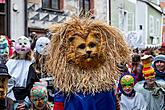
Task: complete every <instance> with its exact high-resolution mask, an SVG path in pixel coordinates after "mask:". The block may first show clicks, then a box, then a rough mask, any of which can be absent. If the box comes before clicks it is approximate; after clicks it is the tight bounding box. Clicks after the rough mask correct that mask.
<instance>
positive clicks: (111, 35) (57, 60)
mask: <svg viewBox="0 0 165 110" xmlns="http://www.w3.org/2000/svg"><path fill="white" fill-rule="evenodd" d="M80 30H81V32H84V34H85V32H97V33H98V35H99V36H98V38H99V39H100V50H99V53H98V54H100V58H102V59H101V61H103V62H100V63H98V62H99V61H98V62H97V63H98V66H97V67H95V68H82V67H80V66H79V65H77V64H76V63H74V62H69V61H68V59H67V56H68V52H69V51H70V49H71V47H70V43H69V39H68V34H69V33H70V32H77V31H80ZM51 31H52V33H53V36H52V39H51V48H50V52H49V55H48V57H49V59H48V61H47V63H46V65H47V69H48V71H49V72H50V73H51V74H52V76H53V77H54V86H55V87H56V88H58V89H59V90H61V91H63V92H66V93H70V92H73V93H75V92H83V93H96V92H101V91H109V90H111V89H112V88H113V86H114V79H117V78H118V75H119V74H118V72H117V68H116V66H115V65H116V63H120V62H122V61H127V60H129V56H130V50H129V48H128V46H127V44H126V42H125V41H124V39H123V35H122V34H121V33H120V31H119V30H118V29H116V28H115V27H112V26H109V25H106V24H104V23H103V22H100V21H96V20H91V19H79V18H78V17H74V18H72V19H71V20H69V21H68V22H65V23H62V24H56V25H53V26H52V27H51ZM82 37H83V36H82Z"/></svg>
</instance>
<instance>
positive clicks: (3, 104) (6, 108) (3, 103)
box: [0, 64, 13, 110]
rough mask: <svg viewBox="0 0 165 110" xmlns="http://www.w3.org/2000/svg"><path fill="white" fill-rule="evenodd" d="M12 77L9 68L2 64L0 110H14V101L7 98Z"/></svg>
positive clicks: (0, 67)
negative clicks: (9, 80)
mask: <svg viewBox="0 0 165 110" xmlns="http://www.w3.org/2000/svg"><path fill="white" fill-rule="evenodd" d="M10 77H11V76H10V75H9V73H8V68H7V66H6V65H5V64H0V110H13V106H12V104H13V101H12V100H11V99H10V98H7V97H6V96H7V91H8V79H10Z"/></svg>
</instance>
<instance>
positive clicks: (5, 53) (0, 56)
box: [0, 35, 9, 64]
mask: <svg viewBox="0 0 165 110" xmlns="http://www.w3.org/2000/svg"><path fill="white" fill-rule="evenodd" d="M8 58H9V44H8V39H7V37H6V36H4V35H0V63H1V64H2V63H3V64H5V63H6V62H7V60H8Z"/></svg>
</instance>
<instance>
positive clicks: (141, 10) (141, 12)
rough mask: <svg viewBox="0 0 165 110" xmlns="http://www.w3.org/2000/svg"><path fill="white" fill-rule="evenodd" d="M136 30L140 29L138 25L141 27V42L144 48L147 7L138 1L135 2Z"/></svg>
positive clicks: (145, 42) (146, 29)
mask: <svg viewBox="0 0 165 110" xmlns="http://www.w3.org/2000/svg"><path fill="white" fill-rule="evenodd" d="M136 11H137V12H136V13H137V14H136V18H137V19H136V24H137V25H136V29H137V31H138V30H139V28H140V25H142V36H143V37H142V41H143V44H144V47H143V48H145V45H147V32H148V28H147V26H148V22H147V20H148V16H147V15H148V9H147V5H146V4H145V3H144V2H140V1H137V9H136Z"/></svg>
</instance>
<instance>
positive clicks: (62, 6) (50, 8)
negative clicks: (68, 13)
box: [42, 0, 64, 12]
mask: <svg viewBox="0 0 165 110" xmlns="http://www.w3.org/2000/svg"><path fill="white" fill-rule="evenodd" d="M43 1H44V0H42V9H43V10H48V11H56V12H64V10H63V9H64V0H58V7H59V8H58V9H53V8H52V7H49V8H47V7H44V6H43V4H44V3H43ZM51 1H52V0H49V2H51ZM51 3H52V2H51ZM51 5H52V4H51Z"/></svg>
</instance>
